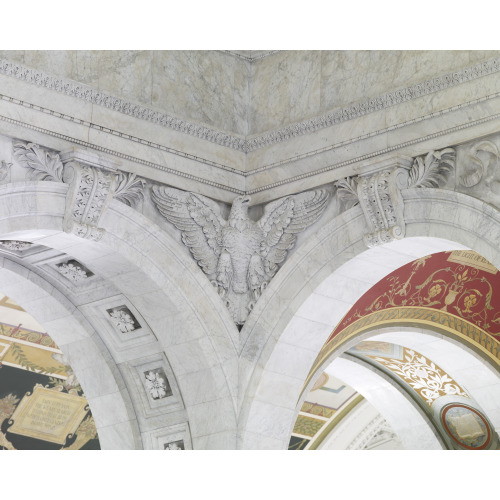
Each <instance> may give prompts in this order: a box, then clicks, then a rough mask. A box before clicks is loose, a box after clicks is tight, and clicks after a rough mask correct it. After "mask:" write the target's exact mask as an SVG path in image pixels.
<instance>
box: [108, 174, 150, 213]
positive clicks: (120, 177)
mask: <svg viewBox="0 0 500 500" xmlns="http://www.w3.org/2000/svg"><path fill="white" fill-rule="evenodd" d="M116 175H117V188H116V191H115V196H114V197H115V199H116V200H118V201H121V202H122V203H125V205H128V206H129V207H132V206H136V205H137V204H138V203H139V202H140V201H141V200H143V199H144V184H145V181H144V180H143V179H139V178H138V177H137V176H136V174H133V173H128V174H125V173H123V172H118V173H117V174H116Z"/></svg>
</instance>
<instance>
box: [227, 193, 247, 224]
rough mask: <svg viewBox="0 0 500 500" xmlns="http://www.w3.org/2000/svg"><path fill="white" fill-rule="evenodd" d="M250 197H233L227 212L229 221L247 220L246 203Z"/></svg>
mask: <svg viewBox="0 0 500 500" xmlns="http://www.w3.org/2000/svg"><path fill="white" fill-rule="evenodd" d="M251 199H252V198H251V197H250V196H238V197H237V198H235V199H234V201H233V205H232V206H231V212H230V214H229V223H231V222H235V223H236V222H238V221H246V220H248V205H249V203H250V201H251Z"/></svg>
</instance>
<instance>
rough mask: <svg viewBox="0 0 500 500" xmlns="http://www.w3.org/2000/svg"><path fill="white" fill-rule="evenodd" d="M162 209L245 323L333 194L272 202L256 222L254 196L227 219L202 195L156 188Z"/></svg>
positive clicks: (236, 317)
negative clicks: (251, 211)
mask: <svg viewBox="0 0 500 500" xmlns="http://www.w3.org/2000/svg"><path fill="white" fill-rule="evenodd" d="M152 197H153V200H154V202H155V203H156V206H157V207H158V210H159V211H160V213H161V214H162V215H163V216H164V217H165V218H166V219H167V220H168V221H169V222H171V223H172V224H173V225H174V226H175V227H176V228H177V229H179V230H180V231H181V233H182V241H183V243H184V244H185V245H186V246H187V247H188V248H189V250H190V251H191V253H192V255H193V257H194V259H195V260H196V262H197V263H198V264H199V266H200V267H201V268H202V269H203V271H204V272H205V274H206V275H207V276H208V278H209V279H210V281H211V282H212V284H213V285H214V286H215V287H217V290H218V292H219V295H220V296H221V297H222V299H223V300H224V302H225V304H226V306H227V308H228V309H229V311H230V313H231V315H232V317H233V320H234V322H235V323H236V324H237V325H243V324H244V322H245V320H246V318H247V316H248V314H249V312H250V311H251V310H252V308H253V306H254V304H255V302H256V301H257V299H258V298H259V297H260V295H261V293H262V291H263V290H264V289H265V288H266V286H267V284H268V283H269V280H270V279H271V278H272V277H273V276H274V275H275V274H276V272H277V270H278V268H279V265H280V264H281V263H282V262H283V261H284V260H285V258H286V256H287V252H288V250H290V249H291V248H292V247H293V245H294V244H295V240H296V234H297V233H299V232H301V231H303V230H304V229H306V228H307V227H308V226H310V225H311V224H313V223H314V222H316V221H317V220H318V219H319V218H320V217H321V215H322V214H323V212H324V210H325V208H326V206H327V204H328V198H329V193H328V192H327V191H326V190H321V189H320V190H316V191H307V192H304V193H300V194H297V195H292V196H287V197H285V198H281V199H279V200H276V201H273V202H271V203H269V204H267V205H266V206H265V207H264V214H263V215H262V217H261V218H260V220H258V221H257V222H255V221H253V220H251V219H250V218H249V217H248V206H249V203H250V200H251V198H250V196H238V197H237V198H236V199H235V200H234V201H233V204H232V207H231V211H230V213H229V218H228V219H227V220H226V219H224V217H223V216H222V214H221V211H220V208H219V205H217V203H215V202H214V201H212V200H210V199H209V198H206V197H204V196H201V195H199V194H195V193H190V192H186V191H180V190H178V189H174V188H168V187H165V186H153V189H152Z"/></svg>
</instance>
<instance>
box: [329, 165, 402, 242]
mask: <svg viewBox="0 0 500 500" xmlns="http://www.w3.org/2000/svg"><path fill="white" fill-rule="evenodd" d="M410 166H411V159H409V158H403V157H395V158H392V159H389V160H387V161H383V162H377V163H375V164H374V165H373V166H371V167H369V170H370V172H368V173H366V174H363V175H358V176H356V177H348V178H347V179H343V180H341V181H339V182H337V183H336V186H337V188H338V190H337V195H338V196H339V198H340V200H341V201H344V202H347V203H348V204H349V206H353V205H355V204H358V203H359V205H360V206H361V208H362V210H363V213H364V215H365V219H366V225H367V231H366V232H365V236H364V238H363V239H364V242H365V244H366V246H368V247H369V248H371V247H373V246H377V245H382V244H383V243H388V242H390V241H393V240H400V239H402V238H403V237H404V235H405V221H404V202H403V197H402V195H401V189H404V188H406V187H407V186H408V171H409V170H410ZM347 208H349V207H347Z"/></svg>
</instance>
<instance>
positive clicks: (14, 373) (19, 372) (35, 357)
mask: <svg viewBox="0 0 500 500" xmlns="http://www.w3.org/2000/svg"><path fill="white" fill-rule="evenodd" d="M15 449H18V450H20V449H64V450H76V449H90V450H92V449H93V450H95V449H100V445H99V438H98V435H97V429H96V426H95V422H94V418H93V417H92V413H91V412H90V409H89V405H88V402H87V400H86V398H85V395H84V393H83V391H82V388H81V386H80V383H79V382H78V379H77V378H76V376H75V374H74V373H73V370H72V368H71V366H70V365H69V363H68V361H67V359H66V358H65V357H64V354H63V353H62V352H61V350H60V349H59V348H58V347H57V345H56V344H55V343H54V341H53V340H52V338H51V337H50V336H49V335H48V334H47V333H46V332H44V331H43V330H42V328H41V327H40V326H39V325H38V323H36V321H35V320H34V319H33V318H32V317H31V316H30V315H29V314H28V313H26V312H25V311H24V310H23V309H22V308H21V307H20V306H19V305H18V304H16V303H15V302H14V301H12V300H11V299H10V298H8V297H6V296H3V295H0V450H15Z"/></svg>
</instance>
